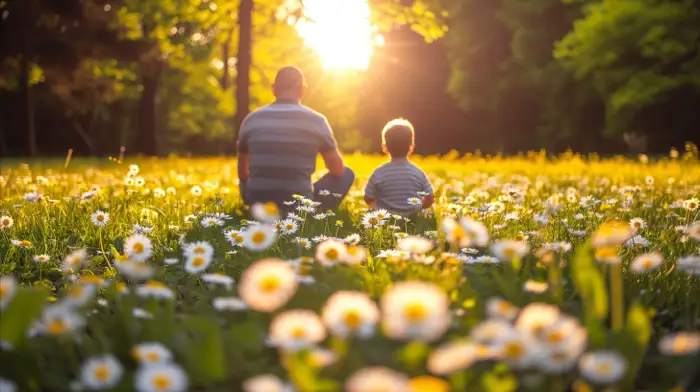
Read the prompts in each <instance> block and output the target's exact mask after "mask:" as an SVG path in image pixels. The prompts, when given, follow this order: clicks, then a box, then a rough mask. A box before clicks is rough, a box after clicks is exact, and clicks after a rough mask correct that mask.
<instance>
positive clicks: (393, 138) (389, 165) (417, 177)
mask: <svg viewBox="0 0 700 392" xmlns="http://www.w3.org/2000/svg"><path fill="white" fill-rule="evenodd" d="M413 147H414V131H413V125H411V123H410V122H408V121H407V120H404V119H396V120H392V121H389V123H388V124H386V126H384V129H383V130H382V150H383V151H384V153H385V154H389V157H390V158H391V160H390V161H389V162H386V163H384V164H382V165H381V166H379V167H378V168H376V169H374V171H373V172H372V175H371V176H370V177H369V181H367V186H366V187H365V202H366V203H367V204H368V205H369V206H370V207H371V208H374V209H377V208H383V209H386V210H387V211H389V212H392V213H395V214H399V215H404V216H405V215H410V214H412V213H415V212H417V211H418V210H419V209H421V208H428V207H430V206H431V205H432V204H433V188H432V186H430V182H429V181H428V178H427V177H426V175H425V173H424V172H423V170H421V169H420V168H419V167H418V166H416V165H415V164H413V163H412V162H411V161H409V160H408V156H409V155H410V154H411V153H412V152H413Z"/></svg>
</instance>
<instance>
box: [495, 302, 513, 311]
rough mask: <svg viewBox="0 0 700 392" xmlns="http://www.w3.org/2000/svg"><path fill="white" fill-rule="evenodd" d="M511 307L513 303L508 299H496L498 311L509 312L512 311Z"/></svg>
mask: <svg viewBox="0 0 700 392" xmlns="http://www.w3.org/2000/svg"><path fill="white" fill-rule="evenodd" d="M513 308H514V307H513V305H511V303H510V302H508V301H498V305H496V310H497V311H498V313H510V312H512V311H513Z"/></svg>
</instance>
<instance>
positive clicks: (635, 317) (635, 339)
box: [613, 302, 651, 390]
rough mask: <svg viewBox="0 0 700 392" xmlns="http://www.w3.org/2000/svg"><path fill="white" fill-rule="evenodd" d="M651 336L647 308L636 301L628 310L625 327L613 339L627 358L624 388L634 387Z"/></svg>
mask: <svg viewBox="0 0 700 392" xmlns="http://www.w3.org/2000/svg"><path fill="white" fill-rule="evenodd" d="M650 337H651V322H650V321H649V317H648V316H647V312H646V309H644V307H643V306H641V305H640V304H639V303H638V302H635V303H633V304H632V306H630V309H629V311H628V312H627V323H626V326H625V329H624V330H623V331H621V332H620V333H619V334H616V336H615V339H614V341H613V347H614V348H615V349H616V350H618V351H619V352H620V354H622V355H623V356H624V357H625V359H626V360H627V375H626V376H625V378H624V380H623V381H622V383H621V384H620V385H621V386H622V389H623V390H631V389H633V387H634V379H635V376H636V374H637V372H638V371H639V367H640V365H641V363H642V360H643V358H644V353H645V352H646V349H647V345H648V344H649V338H650Z"/></svg>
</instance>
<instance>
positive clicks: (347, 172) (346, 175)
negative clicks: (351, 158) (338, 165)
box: [341, 166, 355, 183]
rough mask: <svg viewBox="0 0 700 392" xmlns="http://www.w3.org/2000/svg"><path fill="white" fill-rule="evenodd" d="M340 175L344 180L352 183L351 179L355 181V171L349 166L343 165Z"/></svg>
mask: <svg viewBox="0 0 700 392" xmlns="http://www.w3.org/2000/svg"><path fill="white" fill-rule="evenodd" d="M341 177H342V178H343V179H344V180H346V181H348V182H350V183H352V182H353V181H355V172H354V171H352V169H351V168H349V167H347V166H345V167H344V168H343V174H342V175H341Z"/></svg>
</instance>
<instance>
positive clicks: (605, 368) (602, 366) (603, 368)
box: [595, 362, 612, 374]
mask: <svg viewBox="0 0 700 392" xmlns="http://www.w3.org/2000/svg"><path fill="white" fill-rule="evenodd" d="M611 370H612V366H610V364H609V363H608V362H601V363H599V364H598V365H596V367H595V371H596V372H598V373H601V374H607V373H610V371H611Z"/></svg>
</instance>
